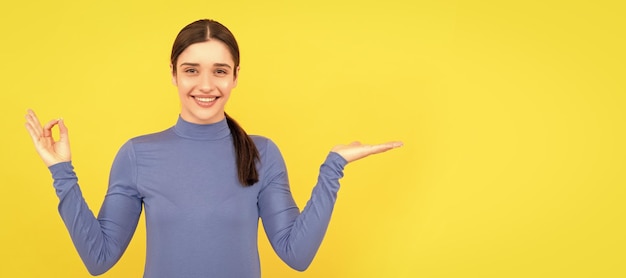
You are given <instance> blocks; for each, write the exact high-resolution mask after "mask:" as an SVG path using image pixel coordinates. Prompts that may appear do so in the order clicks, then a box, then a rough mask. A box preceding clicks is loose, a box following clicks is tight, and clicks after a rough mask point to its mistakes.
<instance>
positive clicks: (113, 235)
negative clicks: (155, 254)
mask: <svg viewBox="0 0 626 278" xmlns="http://www.w3.org/2000/svg"><path fill="white" fill-rule="evenodd" d="M49 170H50V171H51V173H52V177H53V179H54V183H53V185H54V188H55V189H56V193H57V196H58V197H59V207H58V209H59V213H60V214H61V218H62V219H63V222H64V223H65V225H66V227H67V229H68V231H69V233H70V236H71V238H72V241H73V242H74V246H75V247H76V250H77V251H78V253H79V255H80V257H81V259H82V260H83V263H84V264H85V266H86V267H87V269H88V271H89V273H91V274H92V275H99V274H102V273H104V272H106V271H107V270H109V269H110V268H111V267H112V266H113V265H114V264H115V263H116V262H117V261H118V260H119V258H120V257H121V256H122V254H123V253H124V251H125V250H126V247H127V246H128V243H129V242H130V239H131V238H132V235H133V234H134V232H135V228H136V227H137V222H138V220H139V216H140V214H141V205H142V200H141V197H140V194H139V192H138V191H137V189H136V184H135V179H136V167H135V165H134V155H133V152H132V144H130V143H127V144H126V145H124V146H123V147H122V149H121V150H120V152H119V153H118V155H117V157H116V158H115V161H114V163H113V167H112V169H111V176H110V181H109V188H108V192H107V195H106V197H105V200H104V203H103V205H102V207H101V209H100V213H99V215H98V218H96V217H95V216H94V214H93V213H92V211H91V210H90V209H89V207H88V206H87V203H86V202H85V200H84V198H83V196H82V192H81V190H80V187H79V186H78V178H77V177H76V174H75V172H74V168H73V166H72V164H71V163H70V162H64V163H59V164H55V165H52V166H50V168H49Z"/></svg>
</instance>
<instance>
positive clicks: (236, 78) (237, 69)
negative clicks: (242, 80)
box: [233, 66, 239, 88]
mask: <svg viewBox="0 0 626 278" xmlns="http://www.w3.org/2000/svg"><path fill="white" fill-rule="evenodd" d="M234 76H235V77H234V78H235V80H234V86H233V88H234V87H237V80H239V66H237V68H236V69H235V75H234Z"/></svg>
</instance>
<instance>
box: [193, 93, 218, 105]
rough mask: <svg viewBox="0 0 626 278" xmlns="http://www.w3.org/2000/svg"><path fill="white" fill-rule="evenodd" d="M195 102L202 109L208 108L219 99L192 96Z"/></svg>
mask: <svg viewBox="0 0 626 278" xmlns="http://www.w3.org/2000/svg"><path fill="white" fill-rule="evenodd" d="M192 97H193V98H194V99H195V100H196V103H197V104H198V105H200V106H202V107H210V106H211V105H212V104H213V103H214V102H215V100H217V99H218V98H219V97H200V96H192Z"/></svg>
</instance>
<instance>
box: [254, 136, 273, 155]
mask: <svg viewBox="0 0 626 278" xmlns="http://www.w3.org/2000/svg"><path fill="white" fill-rule="evenodd" d="M250 138H252V141H253V142H254V145H255V146H256V148H257V150H258V151H259V154H261V156H263V155H264V154H266V153H272V154H280V151H279V149H278V146H277V145H276V143H274V141H272V139H270V138H268V137H265V136H262V135H250Z"/></svg>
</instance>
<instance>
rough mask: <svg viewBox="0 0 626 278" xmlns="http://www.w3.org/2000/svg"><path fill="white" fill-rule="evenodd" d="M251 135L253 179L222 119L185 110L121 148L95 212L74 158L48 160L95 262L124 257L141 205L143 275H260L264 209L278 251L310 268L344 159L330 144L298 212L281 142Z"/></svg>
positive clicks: (67, 214) (100, 269) (88, 257)
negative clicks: (244, 175) (199, 118)
mask: <svg viewBox="0 0 626 278" xmlns="http://www.w3.org/2000/svg"><path fill="white" fill-rule="evenodd" d="M252 138H253V140H254V142H255V144H256V146H257V148H258V150H259V153H260V155H261V161H260V162H259V163H258V164H257V169H258V170H259V173H260V174H259V182H258V183H256V184H255V185H253V186H249V187H246V186H242V185H241V184H240V183H239V181H238V178H237V168H236V162H235V151H234V148H233V144H232V137H231V134H230V130H229V128H228V125H227V123H226V121H225V120H224V121H221V122H218V123H215V124H210V125H198V124H192V123H189V122H186V121H184V120H183V119H182V118H180V117H179V119H178V121H177V123H176V125H175V126H174V127H172V128H169V129H167V130H165V131H162V132H159V133H155V134H150V135H145V136H141V137H137V138H134V139H131V140H129V141H128V142H127V143H126V144H124V146H122V148H121V149H120V151H119V153H118V154H117V156H116V158H115V161H114V163H113V166H112V169H111V175H110V180H109V188H108V192H107V195H106V197H105V200H104V203H103V204H102V207H101V209H100V212H99V214H98V217H97V218H96V217H95V216H94V214H93V213H92V212H91V211H90V210H89V208H88V206H87V204H86V203H85V201H84V199H83V197H82V193H81V191H80V187H79V185H78V179H77V177H76V174H75V172H74V170H73V167H72V164H71V162H65V163H59V164H55V165H52V166H50V168H49V169H50V171H51V173H52V176H53V178H54V187H55V189H56V192H57V195H58V197H59V200H60V202H59V212H60V214H61V217H62V218H63V221H64V222H65V225H66V226H67V229H68V231H69V233H70V236H71V237H72V240H73V242H74V245H75V247H76V249H77V250H78V253H79V255H80V257H81V258H82V260H83V262H84V263H85V266H86V267H87V269H88V270H89V272H90V273H91V274H93V275H97V274H101V273H104V272H106V271H107V270H108V269H110V268H111V267H112V266H113V265H114V264H115V263H116V262H117V261H118V260H119V259H120V257H121V256H122V254H123V253H124V250H125V249H126V247H127V246H128V243H129V242H130V240H131V238H132V236H133V233H134V231H135V228H136V227H137V222H138V220H139V216H140V214H141V212H142V206H143V208H144V209H145V216H146V230H147V250H146V265H145V272H144V277H147V278H156V277H164V278H165V277H167V278H172V277H177V278H180V277H259V276H260V267H259V256H258V247H257V233H258V220H259V217H260V218H261V219H262V220H263V221H262V223H263V226H264V228H265V232H266V234H267V237H268V238H269V240H270V242H271V244H272V246H273V248H274V250H275V251H276V253H277V254H278V256H279V257H280V258H281V259H282V260H283V261H285V262H286V263H287V264H288V265H289V266H291V267H292V268H294V269H297V270H304V269H306V268H307V267H308V266H309V264H310V263H311V261H312V260H313V257H314V256H315V253H316V252H317V250H318V248H319V246H320V244H321V242H322V239H323V237H324V234H325V232H326V229H327V227H328V223H329V221H330V217H331V214H332V210H333V207H334V204H335V200H336V197H337V191H338V190H339V179H340V178H341V177H342V176H343V167H344V166H345V165H346V163H347V162H346V160H345V159H343V158H342V157H341V156H340V155H338V154H336V153H333V152H331V153H329V155H328V157H327V158H326V160H325V162H324V163H323V164H322V166H321V168H320V174H319V177H318V181H317V184H316V185H315V187H314V188H313V192H312V194H311V198H310V200H309V201H308V203H307V204H306V206H305V208H304V209H303V211H302V213H300V210H299V209H298V207H297V206H296V204H295V202H294V200H293V197H292V195H291V191H290V188H289V182H288V178H287V171H286V169H285V163H284V161H283V158H282V156H281V154H280V152H279V150H278V148H277V147H276V145H275V144H274V143H273V142H272V141H270V140H269V139H267V138H264V137H261V136H252Z"/></svg>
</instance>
